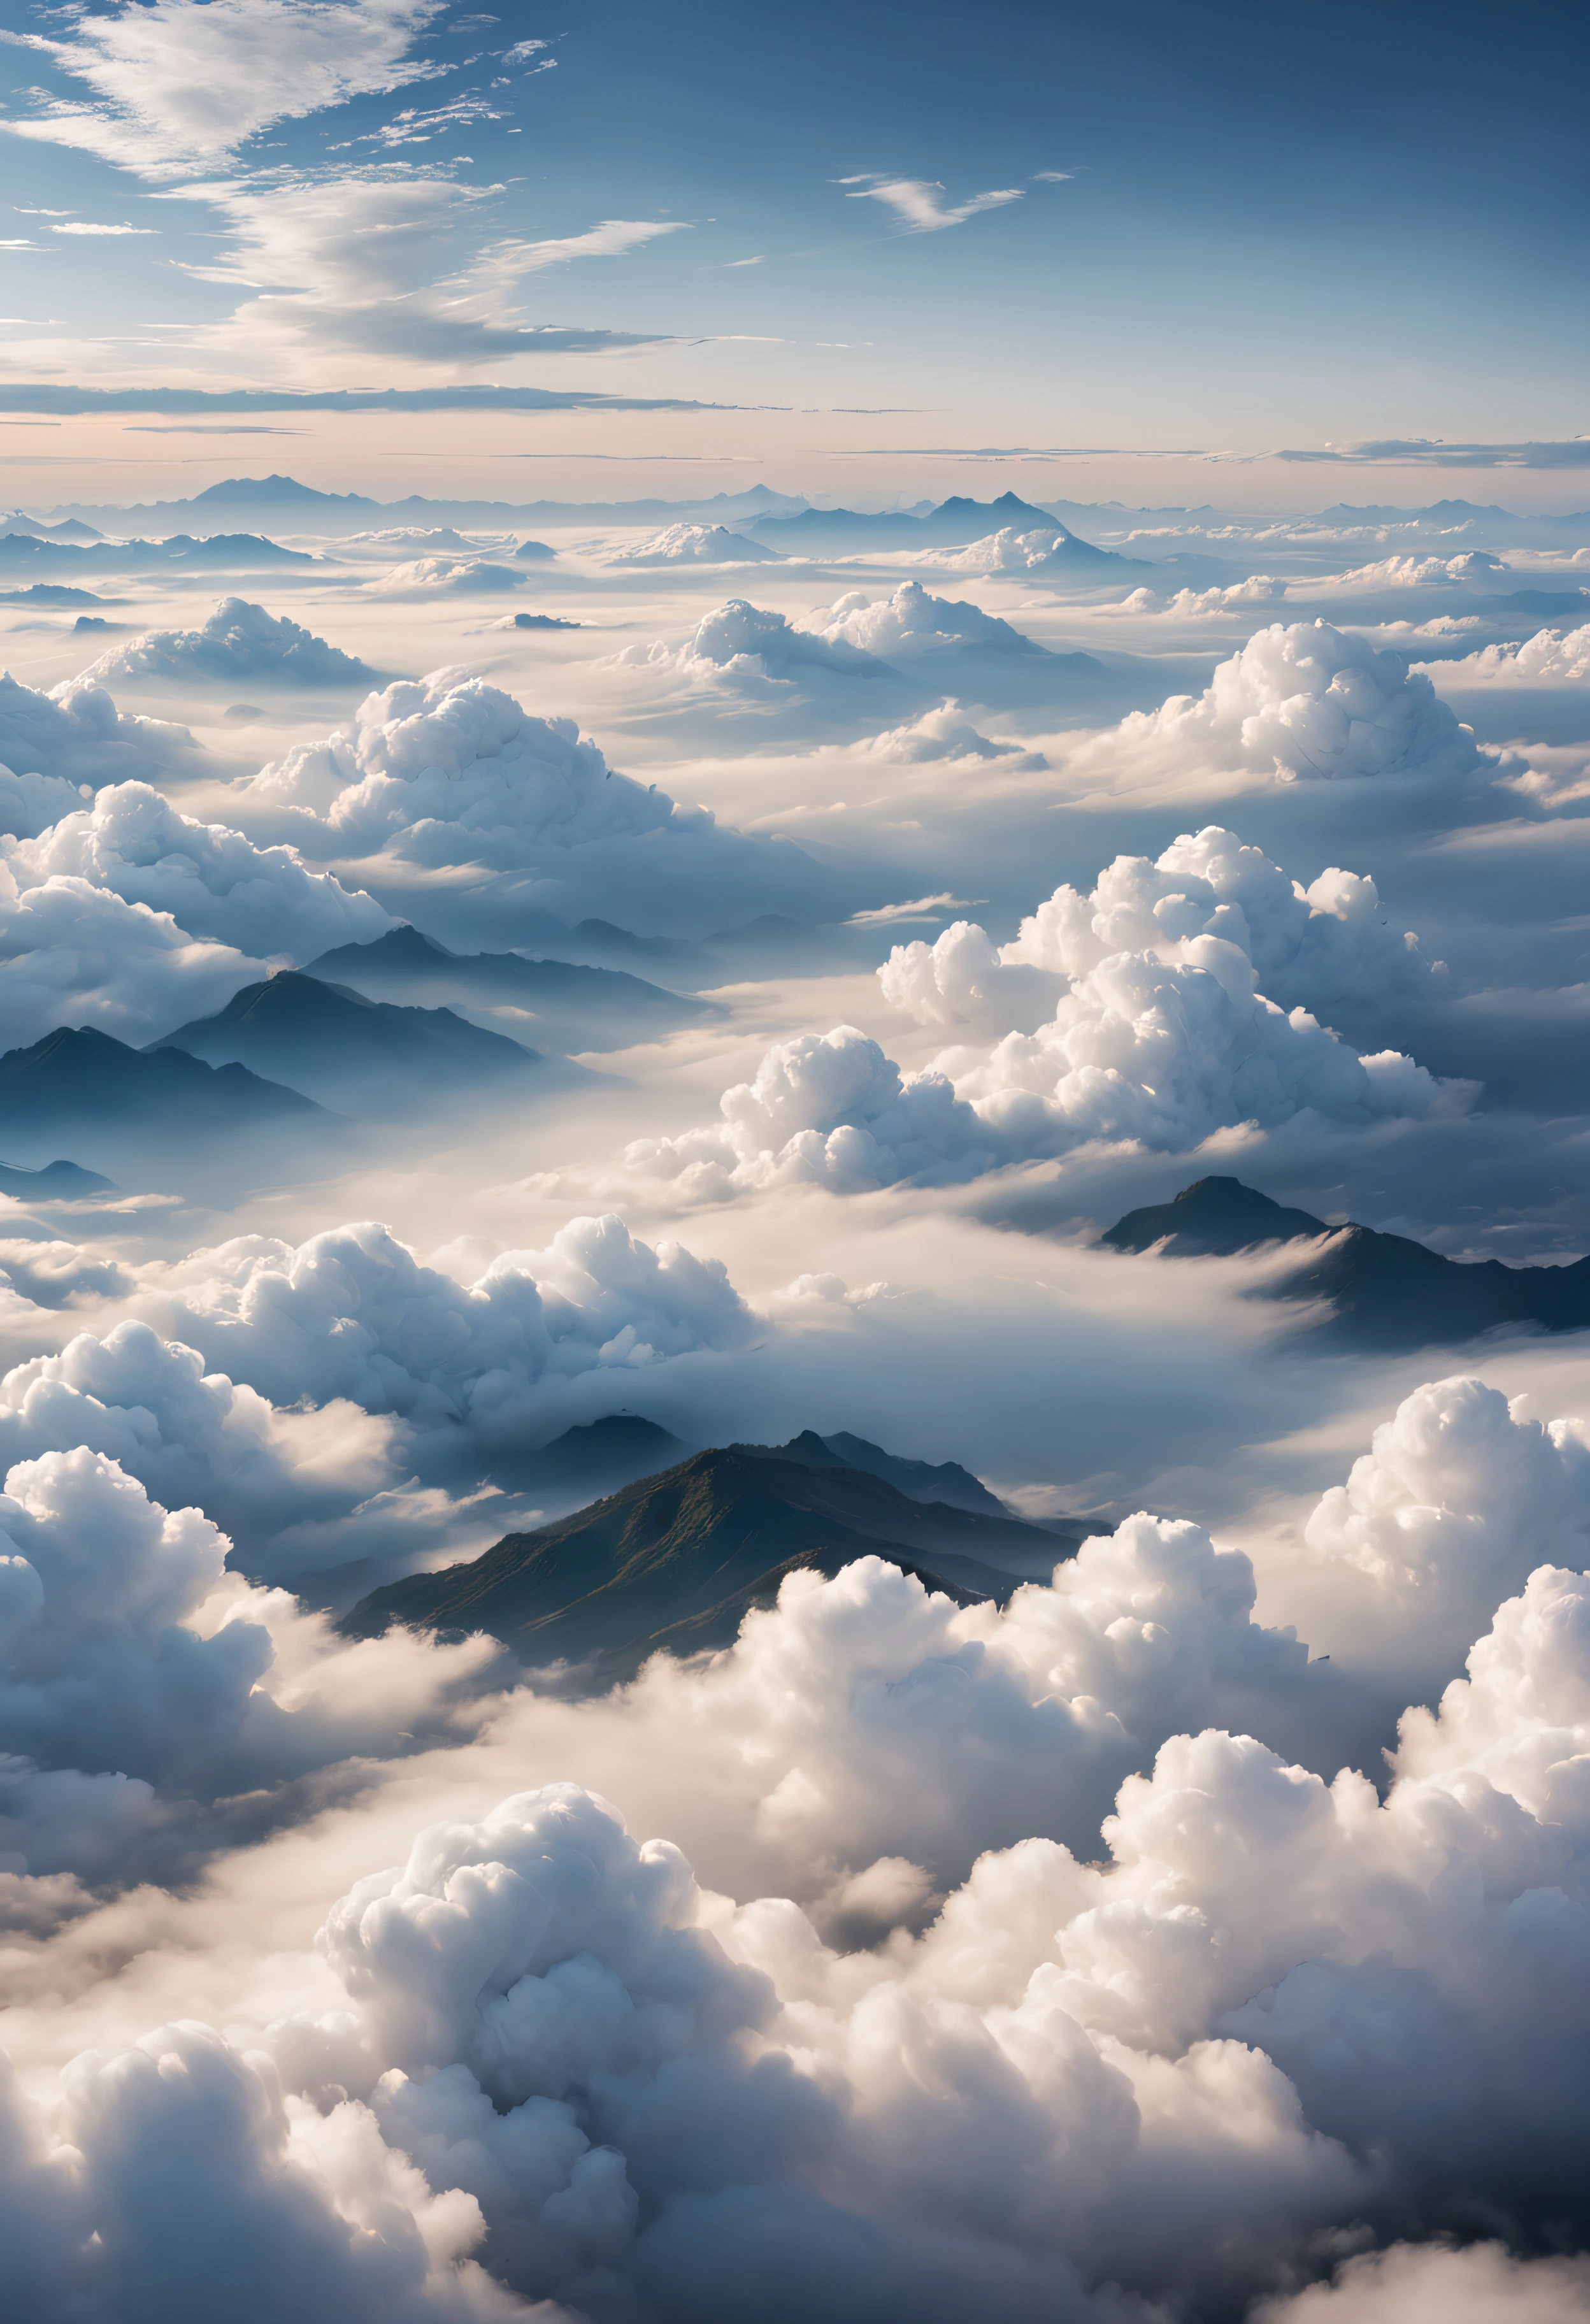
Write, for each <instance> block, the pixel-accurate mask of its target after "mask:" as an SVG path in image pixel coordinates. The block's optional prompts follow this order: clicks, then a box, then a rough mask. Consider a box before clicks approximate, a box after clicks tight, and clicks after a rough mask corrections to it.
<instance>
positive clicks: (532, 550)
mask: <svg viewBox="0 0 1590 2324" xmlns="http://www.w3.org/2000/svg"><path fill="white" fill-rule="evenodd" d="M513 554H514V557H515V558H516V560H517V561H518V562H519V564H521V565H544V564H545V563H546V562H547V558H549V557H556V555H557V551H556V549H554V548H553V547H552V545H551V543H550V542H549V541H546V540H521V541H520V542H519V547H518V548H517V549H515V550H514V552H513ZM520 619H521V620H522V619H523V616H522V615H521V616H520ZM569 626H570V628H571V629H572V628H573V626H574V624H573V623H572V622H571V623H570V624H569Z"/></svg>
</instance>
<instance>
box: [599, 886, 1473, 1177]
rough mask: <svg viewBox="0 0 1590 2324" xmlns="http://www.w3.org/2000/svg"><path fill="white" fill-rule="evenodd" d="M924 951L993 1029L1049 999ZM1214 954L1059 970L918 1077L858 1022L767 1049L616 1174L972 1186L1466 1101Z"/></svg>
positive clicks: (986, 949)
mask: <svg viewBox="0 0 1590 2324" xmlns="http://www.w3.org/2000/svg"><path fill="white" fill-rule="evenodd" d="M979 940H980V941H979ZM939 945H941V946H942V947H943V950H942V952H939V950H938V947H937V946H935V947H934V951H935V953H936V954H937V958H936V959H934V960H933V962H932V964H931V968H932V982H933V994H932V998H933V1001H934V1003H935V1004H936V1005H942V1000H943V996H944V995H945V994H946V993H948V995H949V997H950V1000H951V1002H952V1003H953V1005H955V1006H957V1007H960V1008H963V1009H965V1010H968V1011H969V1012H970V1013H973V1014H977V1013H983V1012H984V1011H985V1010H986V1012H987V1013H988V1014H990V1015H992V1016H993V1017H994V1019H996V1021H998V1019H1001V1018H1003V1019H1006V1021H1008V1020H1009V1019H1011V1018H1012V1017H1017V1016H1018V1012H1019V1015H1020V1017H1025V1021H1026V1022H1027V1023H1028V1024H1029V1025H1030V1024H1031V1023H1032V1019H1034V1017H1037V1016H1039V1015H1040V1014H1041V1012H1042V1011H1043V1010H1044V1009H1045V1008H1046V1007H1047V1006H1049V1005H1051V1003H1050V999H1049V995H1048V994H1046V993H1045V992H1044V991H1043V982H1044V979H1043V972H1042V971H1035V970H1034V969H1033V968H1031V967H1030V966H1026V965H1019V964H1018V965H1017V966H1016V967H1015V968H1010V969H1007V968H1006V967H1005V965H1004V964H1002V963H1001V962H1000V961H999V959H998V956H997V954H996V953H995V950H994V947H993V946H992V945H990V944H989V943H988V939H987V937H986V936H983V933H982V931H981V930H980V929H973V928H971V927H970V926H969V925H968V924H966V923H958V924H957V925H956V927H953V928H951V929H949V930H947V931H946V932H945V935H944V936H942V937H941V938H940V939H939ZM920 950H921V951H923V952H926V951H927V947H926V946H923V947H920ZM1211 955H1212V956H1211V958H1210V961H1209V964H1208V965H1198V964H1193V963H1191V962H1187V963H1170V962H1166V961H1163V960H1162V959H1160V958H1159V957H1158V956H1157V954H1152V953H1149V954H1143V953H1128V952H1123V953H1117V954H1111V955H1110V956H1109V957H1107V959H1104V960H1102V961H1101V962H1100V963H1099V964H1098V965H1097V966H1096V967H1095V968H1093V969H1092V970H1091V971H1090V972H1089V973H1088V974H1086V975H1084V976H1080V977H1078V978H1076V979H1074V980H1072V981H1071V983H1070V985H1069V989H1067V990H1065V991H1062V994H1061V997H1060V998H1059V1000H1058V1001H1053V1002H1052V1011H1053V1013H1052V1015H1051V1016H1048V1017H1047V1018H1046V1019H1044V1021H1043V1022H1040V1023H1038V1024H1036V1025H1035V1026H1034V1027H1033V1029H1031V1030H1019V1031H1018V1030H1012V1031H1009V1032H1006V1034H1005V1035H1004V1037H1003V1038H1001V1039H999V1040H997V1042H996V1043H995V1045H994V1046H993V1047H992V1048H989V1049H982V1048H974V1047H960V1048H955V1049H950V1050H946V1051H945V1052H944V1053H943V1054H942V1056H940V1057H939V1058H938V1059H937V1060H936V1063H935V1065H934V1067H933V1069H932V1070H931V1071H929V1072H926V1073H919V1074H902V1073H901V1071H900V1069H899V1067H898V1066H897V1065H896V1063H895V1061H894V1059H893V1058H891V1057H889V1056H886V1054H885V1053H884V1051H883V1049H882V1048H881V1047H879V1045H878V1042H876V1041H875V1040H873V1039H872V1038H871V1037H870V1036H869V1035H867V1034H865V1033H862V1032H860V1031H859V1030H858V1029H857V1028H855V1027H854V1026H850V1025H841V1026H838V1027H836V1028H834V1029H833V1030H832V1032H829V1033H825V1034H821V1035H818V1034H813V1033H804V1034H801V1035H798V1036H797V1037H795V1039H793V1040H789V1041H782V1042H777V1043H775V1044H774V1045H773V1047H771V1048H769V1049H768V1050H767V1053H766V1055H765V1056H764V1057H763V1059H762V1061H761V1064H760V1065H759V1066H758V1070H757V1073H756V1074H755V1076H754V1078H753V1079H752V1080H751V1081H749V1082H744V1083H738V1084H735V1086H734V1087H733V1088H731V1089H729V1090H726V1091H725V1092H724V1093H723V1096H722V1098H721V1101H720V1108H719V1111H720V1116H721V1119H720V1120H718V1121H716V1122H714V1123H712V1124H710V1125H707V1126H704V1127H703V1128H702V1129H699V1130H687V1131H685V1133H684V1134H683V1135H682V1136H679V1137H676V1138H661V1139H638V1140H636V1141H634V1142H633V1143H631V1144H630V1146H629V1147H628V1148H626V1151H625V1163H626V1167H628V1168H629V1169H630V1170H631V1171H634V1172H637V1173H639V1174H640V1175H643V1176H652V1177H657V1178H660V1179H663V1180H665V1181H667V1182H669V1183H671V1185H672V1186H673V1189H674V1191H675V1193H676V1195H677V1196H678V1197H680V1198H681V1199H684V1200H687V1201H703V1200H704V1201H712V1200H721V1199H722V1198H724V1197H726V1196H729V1195H731V1194H738V1193H741V1192H746V1191H763V1190H766V1189H767V1188H770V1187H776V1186H785V1185H802V1184H805V1185H822V1186H826V1187H828V1188H829V1189H830V1190H831V1191H832V1192H834V1193H837V1194H851V1193H856V1192H859V1191H861V1190H863V1189H866V1188H869V1187H876V1186H887V1185H895V1184H896V1183H898V1182H899V1181H901V1180H903V1179H907V1178H924V1179H928V1180H930V1181H932V1180H954V1179H963V1178H968V1177H971V1176H976V1175H978V1174H979V1173H980V1172H982V1171H985V1170H988V1169H989V1168H992V1167H997V1166H999V1165H1000V1164H1003V1163H1009V1162H1016V1161H1027V1160H1034V1159H1038V1158H1052V1157H1059V1156H1062V1155H1063V1154H1065V1153H1068V1152H1069V1151H1071V1149H1072V1148H1075V1147H1078V1146H1080V1145H1083V1144H1085V1143H1087V1142H1089V1140H1094V1139H1102V1140H1112V1141H1132V1142H1135V1143H1136V1144H1138V1145H1141V1146H1143V1147H1146V1148H1149V1149H1151V1150H1153V1151H1156V1152H1161V1153H1170V1154H1175V1153H1186V1152H1189V1151H1190V1150H1191V1149H1192V1148H1195V1147H1197V1146H1199V1144H1201V1143H1202V1141H1203V1140H1204V1139H1207V1138H1209V1137H1211V1136H1213V1134H1214V1133H1215V1132H1216V1131H1217V1130H1224V1129H1234V1128H1236V1127H1237V1126H1239V1125H1243V1124H1253V1125H1256V1126H1257V1127H1259V1128H1261V1129H1275V1128H1278V1127H1280V1126H1281V1125H1282V1123H1286V1122H1290V1121H1292V1120H1296V1119H1298V1118H1299V1117H1305V1116H1306V1117H1308V1118H1310V1119H1311V1120H1317V1121H1318V1122H1319V1124H1320V1125H1321V1127H1322V1128H1324V1127H1326V1126H1330V1127H1332V1128H1335V1129H1337V1130H1343V1129H1347V1130H1351V1129H1358V1130H1362V1129H1366V1128H1367V1127H1369V1125H1370V1124H1372V1123H1374V1122H1375V1121H1381V1120H1388V1119H1392V1118H1403V1119H1413V1120H1418V1119H1420V1118H1422V1117H1424V1116H1426V1115H1428V1114H1429V1113H1430V1112H1431V1111H1436V1110H1439V1109H1452V1108H1459V1107H1461V1106H1463V1105H1464V1104H1466V1103H1467V1102H1469V1101H1470V1100H1471V1099H1472V1097H1473V1096H1474V1094H1475V1092H1474V1087H1473V1084H1467V1083H1457V1084H1453V1083H1441V1082H1438V1081H1436V1080H1435V1079H1434V1078H1433V1077H1432V1076H1431V1075H1430V1074H1429V1073H1427V1072H1426V1071H1425V1069H1424V1068H1423V1066H1421V1065H1416V1064H1415V1063H1414V1062H1413V1060H1412V1059H1411V1058H1410V1057H1407V1056H1402V1054H1401V1053H1400V1052H1399V1051H1396V1050H1385V1051H1383V1052H1381V1053H1379V1054H1376V1055H1374V1056H1359V1055H1358V1054H1357V1052H1356V1051H1355V1050H1354V1049H1352V1048H1350V1047H1348V1046H1347V1045H1346V1043H1345V1042H1343V1041H1341V1040H1339V1039H1338V1038H1337V1036H1336V1035H1335V1034H1334V1033H1333V1032H1331V1031H1330V1030H1329V1028H1328V1027H1326V1026H1324V1025H1321V1024H1320V1023H1319V1020H1318V1019H1316V1018H1314V1017H1312V1016H1310V1014H1309V1012H1308V1011H1307V1010H1303V1009H1293V1010H1290V1011H1288V1010H1282V1009H1278V1008H1277V1007H1276V1006H1275V1004H1274V1003H1273V1001H1268V1000H1266V999H1265V998H1264V996H1263V995H1262V994H1260V993H1256V992H1255V991H1254V985H1253V973H1252V970H1251V968H1250V966H1249V964H1248V963H1247V960H1246V957H1245V955H1244V954H1239V953H1238V952H1237V951H1236V947H1235V946H1233V947H1231V948H1230V952H1229V956H1228V957H1227V956H1226V955H1225V954H1222V953H1221V952H1220V950H1219V948H1218V946H1215V947H1212V948H1211ZM922 965H923V964H920V963H918V962H915V961H913V962H910V963H908V964H906V965H905V967H904V968H902V970H901V971H900V972H899V973H898V977H897V982H898V984H899V986H900V989H901V991H903V992H904V993H905V994H906V995H907V996H908V997H909V998H912V999H914V1000H915V1001H917V1004H918V1007H919V1009H925V1007H926V1006H927V1003H928V1000H929V995H928V994H927V992H926V991H915V990H914V989H913V987H914V982H923V983H925V982H926V979H925V978H922V979H918V978H917V972H918V971H919V970H920V969H921V967H922ZM1002 976H1003V978H1004V979H1005V980H1006V981H1004V982H1001V978H1002ZM1052 990H1053V987H1052V985H1051V987H1050V992H1051V993H1052ZM1024 1002H1025V1008H1024V1007H1023V1003H1024ZM929 1021H932V1019H930V1020H929Z"/></svg>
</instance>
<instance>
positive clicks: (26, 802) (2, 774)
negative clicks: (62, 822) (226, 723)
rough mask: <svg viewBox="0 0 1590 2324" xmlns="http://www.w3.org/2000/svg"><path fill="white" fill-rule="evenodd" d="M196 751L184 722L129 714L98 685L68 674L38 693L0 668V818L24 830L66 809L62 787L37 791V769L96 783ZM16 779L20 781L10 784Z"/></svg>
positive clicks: (157, 772)
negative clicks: (49, 810) (48, 690)
mask: <svg viewBox="0 0 1590 2324" xmlns="http://www.w3.org/2000/svg"><path fill="white" fill-rule="evenodd" d="M196 755H197V754H196V753H195V752H194V745H193V738H192V736H191V735H190V734H189V733H188V729H187V728H186V727H185V726H171V725H168V724H165V723H164V722H163V721H162V720H161V719H158V718H136V717H133V716H130V715H128V714H127V713H126V712H124V711H119V710H118V709H117V708H116V705H115V702H114V701H113V700H112V699H111V697H110V696H109V695H108V694H107V693H106V690H105V688H104V687H102V686H89V685H85V684H84V682H83V680H82V679H81V678H72V679H70V680H69V682H68V683H67V684H66V685H65V686H59V687H56V689H55V691H54V693H53V694H40V693H38V692H36V691H35V690H34V688H33V687H31V686H21V685H19V684H18V682H17V680H16V679H15V678H13V677H12V676H11V674H10V672H9V671H6V672H5V675H4V676H0V821H3V824H4V827H5V829H6V830H7V831H13V832H16V833H19V834H20V835H22V836H23V837H24V838H27V837H31V836H32V834H33V833H35V832H37V831H41V830H42V829H43V826H44V825H45V823H53V822H54V820H55V816H56V815H60V814H62V813H64V812H65V805H66V799H67V794H66V790H65V788H61V789H59V790H50V791H41V790H40V789H39V788H37V784H36V780H35V779H36V778H38V777H41V776H42V777H47V778H49V779H51V780H52V781H53V782H55V783H58V784H60V785H62V786H67V785H69V786H70V788H72V789H73V790H77V789H78V788H80V787H81V786H82V785H84V784H87V786H88V788H90V789H97V788H98V787H99V785H100V784H101V783H118V782H129V781H147V780H150V779H158V778H159V777H160V776H161V774H162V773H163V772H164V771H165V770H166V769H167V768H168V767H170V766H171V765H173V763H176V764H181V763H182V762H183V761H188V760H191V758H192V757H194V756H196ZM19 780H20V785H21V788H13V786H14V785H15V784H17V783H18V782H19ZM56 801H60V802H61V804H60V805H57V806H56V807H55V812H54V814H50V813H47V812H46V808H47V807H49V806H50V805H51V804H52V803H53V802H56Z"/></svg>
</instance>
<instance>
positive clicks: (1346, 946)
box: [1000, 824, 1430, 1009]
mask: <svg viewBox="0 0 1590 2324" xmlns="http://www.w3.org/2000/svg"><path fill="white" fill-rule="evenodd" d="M1223 945H1232V946H1234V947H1235V948H1236V951H1237V952H1239V953H1240V954H1243V956H1244V957H1245V959H1246V960H1247V961H1248V963H1249V964H1251V966H1252V969H1253V973H1254V977H1255V982H1256V983H1257V985H1258V986H1259V988H1260V990H1261V991H1264V993H1265V994H1266V995H1267V996H1268V997H1269V999H1271V1000H1272V1001H1279V1002H1280V1003H1281V1004H1282V1006H1283V1007H1285V1008H1296V1007H1304V1008H1311V1009H1329V1008H1332V1007H1334V1006H1335V1005H1336V1003H1337V1002H1338V1001H1369V1000H1374V999H1376V998H1378V997H1381V996H1383V995H1384V994H1386V993H1388V992H1403V993H1413V992H1418V991H1421V990H1423V989H1425V988H1426V987H1427V986H1428V984H1429V973H1430V972H1429V964H1427V963H1426V962H1425V961H1424V960H1423V959H1422V958H1421V956H1420V951H1419V943H1418V938H1417V937H1416V936H1413V935H1411V933H1400V932H1399V931H1397V930H1396V929H1394V928H1392V927H1390V926H1389V924H1388V923H1387V922H1385V921H1384V919H1383V917H1382V910H1381V901H1380V896H1379V892H1378V890H1376V888H1375V884H1374V881H1373V880H1370V879H1367V878H1365V877H1364V876H1362V875H1361V874H1359V873H1357V872H1355V871H1340V870H1337V869H1336V868H1335V867H1332V869H1330V870H1329V871H1322V872H1321V873H1320V874H1319V878H1318V879H1317V880H1315V881H1313V882H1312V884H1311V885H1310V886H1309V887H1308V888H1304V887H1302V886H1301V885H1300V882H1299V881H1295V880H1290V879H1288V877H1287V875H1286V873H1285V872H1284V871H1282V869H1281V866H1280V865H1279V864H1278V863H1273V862H1271V860H1270V858H1269V857H1268V856H1267V855H1266V854H1265V853H1264V850H1263V849H1262V848H1258V847H1245V846H1244V845H1243V844H1242V842H1241V841H1240V840H1239V839H1238V838H1237V837H1236V834H1235V833H1234V832H1229V831H1225V830H1222V829H1221V828H1220V826H1219V825H1217V824H1210V825H1208V826H1206V828H1205V829H1204V830H1202V831H1199V832H1197V833H1187V832H1184V833H1183V834H1182V835H1181V837H1180V838H1179V839H1176V840H1173V841H1172V844H1171V845H1170V846H1169V847H1167V848H1166V849H1165V851H1164V853H1163V854H1162V855H1160V856H1159V857H1158V858H1157V860H1155V861H1153V862H1151V861H1150V860H1149V859H1148V857H1146V856H1143V855H1117V858H1116V860H1115V862H1113V863H1112V864H1110V865H1109V866H1108V868H1107V870H1106V871H1103V872H1101V873H1100V875H1099V879H1098V885H1097V886H1096V887H1095V888H1094V890H1093V891H1092V893H1091V894H1090V895H1087V896H1083V895H1080V894H1079V893H1078V891H1077V890H1075V889H1074V888H1071V887H1070V886H1062V887H1060V888H1057V889H1056V890H1055V891H1054V893H1053V895H1052V897H1051V898H1050V899H1048V901H1047V902H1046V903H1043V904H1040V906H1039V907H1038V909H1037V911H1036V912H1035V913H1034V914H1033V915H1032V917H1031V918H1027V919H1025V920H1024V921H1023V922H1022V924H1021V930H1020V934H1019V935H1018V936H1017V938H1016V942H1015V943H1014V944H1013V945H1006V946H1005V947H1004V949H1003V951H1002V953H1001V954H1000V957H1001V959H1002V960H1003V961H1005V962H1006V963H1008V964H1027V965H1030V966H1032V967H1034V968H1043V969H1048V970H1050V971H1051V972H1052V973H1056V974H1060V975H1063V976H1067V977H1072V978H1075V977H1081V976H1086V975H1087V974H1088V973H1089V972H1090V971H1091V970H1093V969H1095V968H1097V967H1098V966H1099V964H1101V963H1102V962H1103V961H1105V960H1107V959H1108V958H1109V957H1110V955H1111V954H1115V953H1119V952H1142V953H1150V954H1153V956H1154V957H1155V958H1156V959H1159V960H1163V961H1165V962H1167V963H1176V964H1192V965H1198V966H1209V965H1210V964H1212V963H1213V962H1214V961H1215V960H1216V959H1217V958H1220V957H1223V955H1221V954H1220V953H1219V950H1218V948H1219V947H1220V946H1223ZM1231 965H1232V966H1234V967H1235V965H1236V964H1235V963H1232V964H1231Z"/></svg>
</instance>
